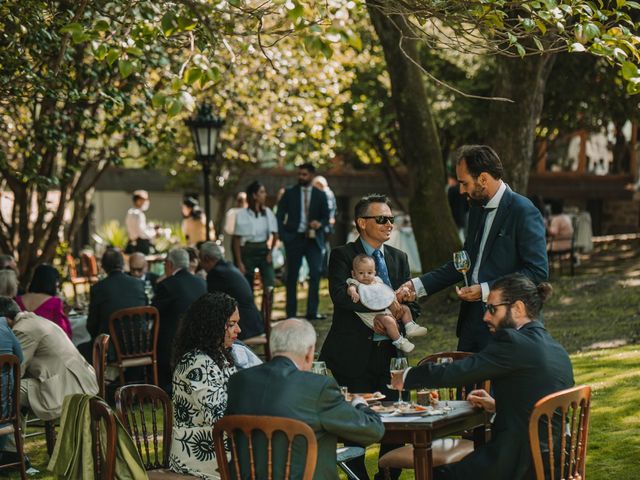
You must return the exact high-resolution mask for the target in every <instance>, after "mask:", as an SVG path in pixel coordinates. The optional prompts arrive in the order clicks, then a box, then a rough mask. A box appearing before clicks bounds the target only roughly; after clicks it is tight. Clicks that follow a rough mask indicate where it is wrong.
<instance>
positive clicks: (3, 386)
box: [0, 354, 20, 428]
mask: <svg viewBox="0 0 640 480" xmlns="http://www.w3.org/2000/svg"><path fill="white" fill-rule="evenodd" d="M0 374H1V377H0V406H1V408H0V425H4V424H7V423H9V424H12V425H13V427H14V428H20V420H19V415H20V360H19V359H18V357H16V356H15V355H9V354H5V355H0Z"/></svg>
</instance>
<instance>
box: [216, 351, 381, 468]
mask: <svg viewBox="0 0 640 480" xmlns="http://www.w3.org/2000/svg"><path fill="white" fill-rule="evenodd" d="M227 392H228V395H229V397H228V401H227V411H226V414H227V415H270V416H275V417H287V418H293V419H295V420H300V421H302V422H304V423H306V424H307V425H309V426H310V427H311V428H312V429H313V431H314V433H315V435H316V439H317V440H318V463H317V464H316V470H315V473H314V475H313V478H314V480H329V479H332V480H333V479H335V480H337V479H338V473H337V468H336V442H337V439H338V437H340V438H341V439H344V440H348V441H351V442H354V443H358V444H361V445H368V444H370V443H373V442H377V441H378V440H380V438H381V437H382V435H383V434H384V426H383V425H382V422H381V421H380V417H379V416H378V415H377V414H376V413H374V412H373V411H371V410H370V409H369V408H367V407H365V406H363V405H359V406H358V407H353V406H351V404H350V403H348V402H345V400H344V397H343V396H342V394H341V393H340V390H339V387H338V384H337V382H336V381H335V379H334V378H332V377H327V376H323V375H316V374H314V373H310V372H303V371H300V370H298V368H297V367H296V366H295V364H294V363H293V362H292V361H291V360H290V359H289V358H287V357H282V356H276V357H274V358H273V360H271V361H270V362H268V363H264V364H262V365H258V366H256V367H253V368H248V369H246V370H240V371H239V372H238V373H236V374H234V375H233V376H232V377H231V378H230V379H229V383H228V385H227ZM265 443H266V442H265ZM239 445H240V455H239V456H240V462H241V464H242V465H245V466H246V465H247V464H248V458H249V455H248V449H247V447H246V443H244V442H239ZM300 447H301V445H300V444H297V445H296V443H294V448H293V455H292V466H291V476H290V478H301V470H302V468H303V466H304V462H303V459H304V458H305V456H304V453H305V450H306V449H305V448H304V446H303V445H302V448H300ZM257 448H258V452H260V451H261V449H260V448H259V447H257ZM264 448H265V449H266V445H264ZM273 448H274V450H276V451H277V449H278V448H279V446H278V442H277V441H275V442H274V447H273ZM300 450H302V455H301V454H300ZM283 453H284V455H282V456H277V455H274V464H273V470H274V475H273V478H282V477H283V473H284V472H283V471H282V470H283V463H284V462H282V461H281V460H282V459H283V458H284V457H286V452H283ZM256 459H257V461H256V472H257V475H256V478H267V465H266V463H267V462H266V454H265V455H263V454H260V453H258V455H257V456H256ZM279 460H280V461H279ZM245 468H246V467H245ZM245 473H246V470H245ZM243 478H246V477H243Z"/></svg>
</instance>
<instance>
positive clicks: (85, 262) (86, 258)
mask: <svg viewBox="0 0 640 480" xmlns="http://www.w3.org/2000/svg"><path fill="white" fill-rule="evenodd" d="M80 266H81V267H82V274H83V275H84V276H85V277H87V278H88V279H89V283H90V284H91V285H93V284H94V283H96V282H97V281H98V262H97V261H96V256H95V255H94V254H93V253H91V252H82V253H81V254H80Z"/></svg>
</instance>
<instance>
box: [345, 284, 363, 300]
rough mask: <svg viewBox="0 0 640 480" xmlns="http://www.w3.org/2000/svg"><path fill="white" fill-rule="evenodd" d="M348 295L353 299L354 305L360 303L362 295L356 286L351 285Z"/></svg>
mask: <svg viewBox="0 0 640 480" xmlns="http://www.w3.org/2000/svg"><path fill="white" fill-rule="evenodd" d="M347 293H348V294H349V296H350V297H351V300H353V303H358V302H359V301H360V295H359V294H358V290H357V289H356V287H355V286H353V285H351V286H350V287H349V288H347Z"/></svg>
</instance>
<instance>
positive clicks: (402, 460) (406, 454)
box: [378, 352, 491, 469]
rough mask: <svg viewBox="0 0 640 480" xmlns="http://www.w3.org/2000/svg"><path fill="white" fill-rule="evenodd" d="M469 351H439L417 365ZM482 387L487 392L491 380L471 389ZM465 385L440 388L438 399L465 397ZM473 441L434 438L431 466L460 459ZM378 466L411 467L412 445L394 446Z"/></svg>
mask: <svg viewBox="0 0 640 480" xmlns="http://www.w3.org/2000/svg"><path fill="white" fill-rule="evenodd" d="M472 355H473V353H470V352H439V353H434V354H432V355H428V356H426V357H424V358H423V359H422V360H420V361H419V362H418V366H420V365H424V364H425V363H436V362H437V361H438V359H439V358H447V357H448V358H452V359H453V361H454V362H455V361H456V360H461V359H463V358H467V357H470V356H472ZM476 388H482V389H484V390H486V391H487V392H488V391H489V389H490V388H491V382H489V381H488V380H487V381H484V382H482V383H480V384H477V385H473V386H472V389H476ZM466 389H467V387H466V386H464V385H463V386H460V387H455V388H446V389H440V391H441V392H443V395H442V396H441V398H440V400H445V401H446V400H456V399H458V398H460V399H465V398H466V397H467V393H468V392H466ZM473 449H474V443H473V441H472V440H469V439H467V438H439V439H437V440H434V441H433V442H432V444H431V454H432V458H433V466H434V467H438V466H440V465H447V464H449V463H455V462H459V461H460V460H462V459H463V458H464V457H466V456H467V455H469V454H470V453H471V452H473ZM378 466H379V467H380V468H381V469H390V468H404V469H413V446H412V445H405V446H404V447H400V448H396V449H395V450H392V451H390V452H388V453H386V454H385V455H383V456H382V457H380V459H379V461H378Z"/></svg>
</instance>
